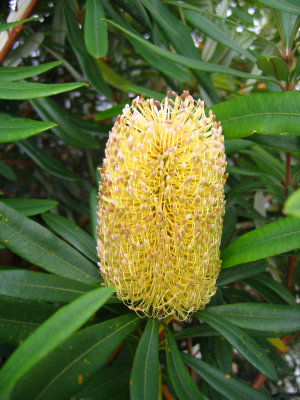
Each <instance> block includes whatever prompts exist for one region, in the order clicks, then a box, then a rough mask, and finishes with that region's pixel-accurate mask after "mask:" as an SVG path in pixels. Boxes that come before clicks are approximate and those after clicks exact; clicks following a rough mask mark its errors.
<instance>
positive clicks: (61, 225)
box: [42, 213, 98, 262]
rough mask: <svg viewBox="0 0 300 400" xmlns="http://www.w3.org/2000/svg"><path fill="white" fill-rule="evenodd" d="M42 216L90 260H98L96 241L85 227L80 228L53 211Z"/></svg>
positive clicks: (56, 231) (55, 230)
mask: <svg viewBox="0 0 300 400" xmlns="http://www.w3.org/2000/svg"><path fill="white" fill-rule="evenodd" d="M42 218H43V220H44V221H45V222H46V224H47V225H49V226H50V228H51V229H53V230H54V232H55V233H57V234H58V235H59V236H61V237H62V238H63V239H65V240H66V241H67V242H69V243H70V244H71V245H72V246H73V247H75V249H77V250H79V251H80V252H81V253H82V254H84V255H85V256H86V257H88V258H89V259H90V260H92V261H94V262H97V261H98V257H97V253H96V242H95V241H94V240H93V238H92V237H91V236H90V235H89V234H87V233H86V232H85V231H84V230H83V229H81V228H79V226H78V225H76V224H74V223H73V222H72V221H70V220H68V219H67V218H65V217H63V216H61V215H58V214H53V213H47V214H43V215H42Z"/></svg>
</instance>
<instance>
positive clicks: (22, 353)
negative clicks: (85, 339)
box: [0, 287, 113, 396]
mask: <svg viewBox="0 0 300 400" xmlns="http://www.w3.org/2000/svg"><path fill="white" fill-rule="evenodd" d="M112 293H113V289H112V288H110V287H107V288H99V289H96V290H93V291H92V292H89V293H86V294H85V295H83V296H81V297H80V298H78V299H76V300H75V301H74V302H73V303H71V304H69V305H67V306H64V307H62V308H61V309H60V310H58V311H57V312H56V313H55V314H54V315H53V316H52V317H50V318H49V319H48V320H47V321H46V322H45V323H44V324H43V325H41V326H40V327H39V328H38V329H37V330H36V331H35V332H34V333H33V334H32V335H31V336H29V337H28V338H27V339H26V340H25V342H24V343H23V345H22V346H20V347H19V348H18V349H17V350H16V351H15V352H14V353H13V355H12V356H11V357H10V358H9V359H8V361H7V362H6V363H5V365H4V366H3V368H2V370H1V371H0V393H2V394H3V395H5V396H7V395H8V394H9V392H10V391H11V389H12V387H13V385H14V384H15V383H16V382H17V381H18V379H20V378H21V377H22V376H23V375H24V374H25V373H26V372H27V371H28V370H29V369H31V368H32V367H33V366H34V365H35V364H37V363H38V362H39V361H40V360H41V359H42V358H43V357H45V356H46V355H47V354H48V353H50V352H51V351H52V350H53V349H55V348H56V347H57V346H58V345H59V344H60V343H62V342H63V341H64V340H65V339H66V338H67V337H68V336H70V335H71V334H72V333H73V332H74V331H76V330H77V329H78V328H79V327H80V326H81V325H82V324H84V323H85V322H86V321H87V320H88V319H89V318H90V317H91V315H92V314H93V313H94V312H95V311H96V310H97V309H98V308H100V307H101V306H102V305H103V304H104V303H105V301H106V300H107V299H108V298H109V297H110V296H111V294H112Z"/></svg>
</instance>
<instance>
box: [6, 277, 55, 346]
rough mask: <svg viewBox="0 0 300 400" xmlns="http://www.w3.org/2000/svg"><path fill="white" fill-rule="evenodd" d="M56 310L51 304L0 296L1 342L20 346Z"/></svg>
mask: <svg viewBox="0 0 300 400" xmlns="http://www.w3.org/2000/svg"><path fill="white" fill-rule="evenodd" d="M1 284H2V282H1ZM56 311H57V307H55V306H53V305H51V304H47V303H40V302H33V301H28V300H24V299H23V300H21V299H14V298H12V297H6V296H0V343H1V344H6V345H10V346H19V345H20V344H21V343H23V341H24V340H25V339H26V337H27V336H29V335H31V334H32V332H33V331H34V330H35V329H36V328H38V327H39V325H41V324H42V323H43V322H44V321H45V320H46V319H48V318H49V317H51V315H52V314H54V313H55V312H56Z"/></svg>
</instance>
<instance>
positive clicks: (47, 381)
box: [11, 289, 142, 400]
mask: <svg viewBox="0 0 300 400" xmlns="http://www.w3.org/2000/svg"><path fill="white" fill-rule="evenodd" d="M100 290H103V289H100ZM91 293H93V292H91ZM85 296H86V295H85ZM78 300H80V298H79V299H78ZM76 301H77V300H76ZM72 304H73V303H71V305H72ZM73 318H74V317H73ZM141 322H142V319H141V318H139V317H137V316H136V315H135V314H134V313H131V314H126V315H123V316H121V317H118V318H114V319H111V320H108V321H105V322H102V323H100V324H95V325H93V326H90V327H88V328H85V329H82V330H81V331H79V332H77V333H75V334H74V335H73V336H71V337H70V338H68V339H67V340H66V341H65V342H64V343H62V344H61V345H60V346H59V347H58V348H56V349H55V350H54V351H53V352H52V353H50V354H49V355H48V356H47V357H45V358H44V359H43V360H42V361H41V362H40V363H39V364H37V365H36V366H35V367H34V368H32V369H31V370H30V371H28V373H27V374H26V375H25V376H24V378H23V379H21V380H20V381H19V382H18V384H17V386H16V389H15V391H14V393H13V396H12V399H11V400H21V399H22V400H27V399H28V400H40V399H47V400H65V399H68V398H70V397H71V396H72V395H74V394H77V393H78V391H79V390H81V388H82V387H83V385H84V384H85V383H88V380H89V379H90V378H91V377H92V376H93V374H95V373H96V371H98V370H99V369H100V368H101V367H102V366H103V365H104V363H105V362H106V361H107V359H108V358H109V356H110V355H111V354H112V353H113V351H114V350H115V349H116V348H117V347H118V346H119V345H120V344H121V343H123V342H124V340H125V339H126V337H127V336H128V335H129V334H130V333H131V332H132V331H133V330H134V329H136V327H137V326H138V325H139V324H140V323H141ZM62 325H64V323H63V324H62ZM32 380H33V381H34V382H35V385H32ZM24 394H26V397H25V396H24Z"/></svg>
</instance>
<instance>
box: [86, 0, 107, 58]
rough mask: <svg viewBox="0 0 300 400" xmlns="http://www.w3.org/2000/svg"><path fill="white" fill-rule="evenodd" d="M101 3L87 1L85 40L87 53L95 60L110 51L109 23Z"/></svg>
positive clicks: (93, 0)
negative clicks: (104, 19) (105, 20)
mask: <svg viewBox="0 0 300 400" xmlns="http://www.w3.org/2000/svg"><path fill="white" fill-rule="evenodd" d="M101 18H105V14H104V10H103V7H102V5H101V2H100V1H96V0H87V2H86V14H85V23H84V40H85V45H86V48H87V51H88V52H89V53H90V55H91V56H93V57H95V58H100V57H104V56H106V55H107V51H108V37H107V23H106V22H104V21H101Z"/></svg>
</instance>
